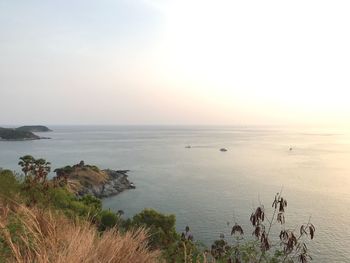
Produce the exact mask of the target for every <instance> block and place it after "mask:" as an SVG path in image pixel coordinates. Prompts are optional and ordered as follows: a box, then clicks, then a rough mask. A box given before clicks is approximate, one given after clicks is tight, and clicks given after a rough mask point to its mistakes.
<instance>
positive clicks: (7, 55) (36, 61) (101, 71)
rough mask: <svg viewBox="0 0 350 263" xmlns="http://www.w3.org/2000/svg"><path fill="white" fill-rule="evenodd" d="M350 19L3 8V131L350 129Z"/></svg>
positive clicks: (241, 8)
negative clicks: (41, 127)
mask: <svg viewBox="0 0 350 263" xmlns="http://www.w3.org/2000/svg"><path fill="white" fill-rule="evenodd" d="M349 14H350V2H349V1H348V0H344V1H339V0H337V1H335V0H333V1H322V0H316V1H308V0H302V1H298V0H293V1H283V0H276V1H261V0H259V1H247V0H245V1H233V0H227V1H223V0H215V1H214V0H213V1H205V0H173V1H170V0H169V1H167V0H120V1H118V0H95V1H91V0H75V1H72V0H59V1H48V0H47V1H44V0H31V1H28V0H22V1H21V0H0V124H25V123H27V124H29V123H32V124H238V125H242V124H243V125H248V124H323V125H339V124H340V125H344V124H348V123H350V15H349Z"/></svg>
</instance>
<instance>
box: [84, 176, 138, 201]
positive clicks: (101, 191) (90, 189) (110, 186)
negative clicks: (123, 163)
mask: <svg viewBox="0 0 350 263" xmlns="http://www.w3.org/2000/svg"><path fill="white" fill-rule="evenodd" d="M102 171H103V172H105V173H106V174H107V175H108V177H107V180H106V181H105V182H103V183H101V184H98V185H84V186H83V187H82V189H81V190H80V191H79V192H78V195H79V196H84V195H87V194H90V195H93V196H95V197H97V198H106V197H110V196H114V195H118V194H120V193H121V192H123V191H125V190H127V189H135V188H136V187H135V185H134V184H133V183H132V182H130V181H129V179H128V175H127V174H126V173H127V171H123V172H122V173H121V172H120V171H115V170H110V169H106V170H102Z"/></svg>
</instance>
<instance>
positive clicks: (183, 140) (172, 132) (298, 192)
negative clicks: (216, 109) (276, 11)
mask: <svg viewBox="0 0 350 263" xmlns="http://www.w3.org/2000/svg"><path fill="white" fill-rule="evenodd" d="M51 128H53V129H54V132H52V133H50V134H49V136H50V137H52V139H51V140H39V141H25V142H0V167H4V168H10V169H15V170H19V169H18V167H17V162H18V158H19V157H20V156H22V155H25V154H32V155H33V156H35V157H43V158H46V159H47V160H49V161H51V162H52V166H53V168H57V167H61V166H64V165H67V164H75V163H78V162H79V161H80V160H84V161H85V162H86V163H90V164H96V165H98V166H99V167H101V168H111V169H130V170H131V171H130V175H129V176H130V179H131V180H132V181H133V182H134V183H135V185H136V186H137V189H136V190H130V191H127V192H124V193H122V194H121V195H118V196H115V197H112V198H109V199H105V200H104V206H105V208H111V209H112V210H115V211H117V210H119V209H122V210H124V211H125V214H126V216H132V215H133V214H135V213H137V212H139V211H141V210H142V209H143V208H146V207H148V208H154V209H157V210H159V211H161V212H163V213H173V214H176V217H177V228H178V230H179V231H181V230H182V229H183V228H184V227H185V226H186V225H189V226H190V227H191V229H192V232H193V234H194V236H195V239H196V240H201V241H203V242H204V243H206V244H210V243H211V242H212V241H213V240H215V239H217V238H218V237H219V235H220V233H225V234H227V233H228V231H229V230H228V227H227V223H226V222H228V221H229V222H233V221H236V222H238V223H240V224H241V225H242V226H243V228H244V230H245V232H246V235H247V236H248V237H249V238H250V236H251V234H250V233H251V232H252V228H251V227H250V225H249V216H250V213H251V212H252V210H253V207H255V206H256V205H258V204H259V203H263V204H265V207H266V209H267V212H269V211H270V207H271V202H272V200H273V198H274V195H275V193H276V192H279V191H280V189H281V187H283V195H284V196H285V198H286V199H287V200H288V207H287V212H286V219H287V225H288V226H290V227H291V228H294V227H295V226H298V225H300V224H302V223H306V222H307V221H308V220H309V217H310V216H311V221H312V222H313V223H314V225H315V226H316V238H315V240H314V241H313V242H312V243H311V244H310V250H311V254H312V256H313V257H314V262H350V251H349V250H350V133H348V132H344V131H325V130H317V129H286V128H271V127H268V128H267V127H136V126H134V127H121V126H115V127H103V126H89V127H87V126H85V127H68V126H67V127H51ZM46 135H47V134H45V135H44V136H46ZM186 145H191V146H192V148H191V149H186V148H185V146H186ZM222 147H225V148H227V149H228V151H227V152H220V151H219V149H220V148H222ZM289 147H293V150H292V151H289ZM275 231H278V226H276V229H275Z"/></svg>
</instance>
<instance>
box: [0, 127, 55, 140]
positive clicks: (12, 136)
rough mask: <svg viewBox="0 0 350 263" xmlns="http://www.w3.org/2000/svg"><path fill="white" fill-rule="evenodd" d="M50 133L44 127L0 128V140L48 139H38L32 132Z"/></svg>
mask: <svg viewBox="0 0 350 263" xmlns="http://www.w3.org/2000/svg"><path fill="white" fill-rule="evenodd" d="M47 131H51V130H50V129H49V128H47V127H45V126H22V127H19V128H2V127H0V140H3V141H28V140H40V139H50V138H48V137H40V136H38V135H36V134H34V133H33V132H47Z"/></svg>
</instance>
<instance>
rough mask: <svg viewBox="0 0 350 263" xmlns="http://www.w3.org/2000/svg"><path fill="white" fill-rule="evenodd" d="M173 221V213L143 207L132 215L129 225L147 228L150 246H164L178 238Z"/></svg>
mask: <svg viewBox="0 0 350 263" xmlns="http://www.w3.org/2000/svg"><path fill="white" fill-rule="evenodd" d="M175 221H176V219H175V216H174V215H163V214H161V213H159V212H157V211H155V210H153V209H145V210H143V211H142V212H141V213H139V214H136V215H135V216H134V217H133V219H132V221H131V225H132V226H136V227H146V228H148V229H149V231H150V246H151V247H152V248H165V247H167V246H169V245H170V244H172V243H174V242H175V241H177V240H178V239H179V235H178V234H177V233H176V230H175Z"/></svg>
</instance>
